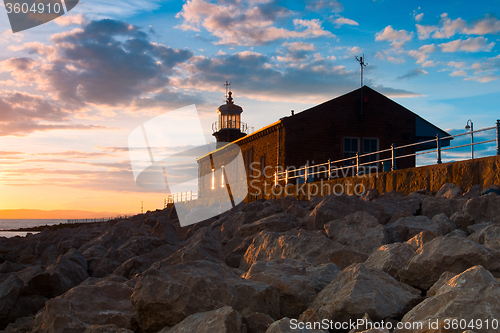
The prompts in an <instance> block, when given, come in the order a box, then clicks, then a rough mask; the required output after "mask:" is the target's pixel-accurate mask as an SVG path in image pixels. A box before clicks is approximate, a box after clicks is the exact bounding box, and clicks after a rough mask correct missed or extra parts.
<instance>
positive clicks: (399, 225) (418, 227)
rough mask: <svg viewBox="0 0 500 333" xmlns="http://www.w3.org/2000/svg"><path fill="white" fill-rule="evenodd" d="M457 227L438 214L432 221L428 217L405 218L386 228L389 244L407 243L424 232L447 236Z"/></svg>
mask: <svg viewBox="0 0 500 333" xmlns="http://www.w3.org/2000/svg"><path fill="white" fill-rule="evenodd" d="M455 228H456V227H455V225H454V224H453V222H451V221H450V219H449V218H447V217H446V216H445V215H444V214H438V215H435V216H434V217H433V219H432V220H430V219H429V218H428V217H427V216H423V215H422V216H410V217H403V218H401V219H399V220H398V221H396V222H394V223H389V224H387V225H386V226H385V230H386V231H387V236H388V237H389V243H393V242H406V241H407V240H409V239H410V238H412V237H414V236H415V235H417V234H419V233H420V232H422V231H426V230H427V231H431V232H433V233H435V234H438V235H445V234H447V233H449V232H451V231H453V230H454V229H455Z"/></svg>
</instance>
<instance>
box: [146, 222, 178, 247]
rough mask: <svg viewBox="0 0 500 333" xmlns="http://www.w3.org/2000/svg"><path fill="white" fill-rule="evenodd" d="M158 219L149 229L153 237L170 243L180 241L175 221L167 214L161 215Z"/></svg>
mask: <svg viewBox="0 0 500 333" xmlns="http://www.w3.org/2000/svg"><path fill="white" fill-rule="evenodd" d="M155 220H156V224H154V225H153V228H151V229H150V230H149V235H150V236H151V237H156V238H158V239H160V240H162V241H165V242H167V243H168V244H172V245H173V244H178V243H179V242H180V240H179V237H178V235H177V232H176V230H175V227H174V224H173V222H172V221H171V220H170V219H169V218H168V217H165V216H160V217H158V218H157V219H155Z"/></svg>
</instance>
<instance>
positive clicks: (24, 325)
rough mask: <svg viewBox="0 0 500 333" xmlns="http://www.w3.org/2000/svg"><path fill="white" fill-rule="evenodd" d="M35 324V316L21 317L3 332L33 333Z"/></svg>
mask: <svg viewBox="0 0 500 333" xmlns="http://www.w3.org/2000/svg"><path fill="white" fill-rule="evenodd" d="M34 322H35V316H29V317H20V318H17V319H16V321H15V322H13V323H10V324H9V325H7V327H6V328H5V330H4V331H3V332H5V333H26V332H31V329H32V328H33V323H34Z"/></svg>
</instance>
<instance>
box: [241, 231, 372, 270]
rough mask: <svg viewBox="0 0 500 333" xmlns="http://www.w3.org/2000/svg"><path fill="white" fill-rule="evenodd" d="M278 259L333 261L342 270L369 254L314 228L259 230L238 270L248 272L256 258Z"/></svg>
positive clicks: (316, 261)
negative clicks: (282, 231)
mask: <svg viewBox="0 0 500 333" xmlns="http://www.w3.org/2000/svg"><path fill="white" fill-rule="evenodd" d="M281 258H288V259H297V260H301V261H304V262H307V263H310V264H311V265H321V264H326V263H331V262H332V263H334V264H335V265H337V266H338V267H340V269H343V268H345V267H347V266H349V265H350V264H352V263H355V262H364V261H365V260H366V259H367V258H368V256H367V255H366V254H364V253H361V252H359V251H356V250H353V249H350V248H348V247H346V246H344V245H342V244H340V243H338V242H334V241H332V240H330V239H328V238H327V237H326V236H324V235H322V234H319V233H316V232H313V231H308V230H291V231H287V232H284V233H275V232H267V231H262V232H261V233H259V234H258V235H256V236H255V237H254V239H253V242H252V244H251V245H250V246H249V247H248V249H247V251H246V253H245V256H244V257H243V258H242V259H241V263H240V269H241V270H243V271H247V270H248V269H249V268H250V267H251V266H252V265H253V264H254V263H255V262H257V261H269V260H275V259H281Z"/></svg>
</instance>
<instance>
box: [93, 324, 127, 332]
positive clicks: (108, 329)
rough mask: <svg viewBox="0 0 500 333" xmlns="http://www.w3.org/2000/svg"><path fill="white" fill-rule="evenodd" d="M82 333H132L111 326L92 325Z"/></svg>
mask: <svg viewBox="0 0 500 333" xmlns="http://www.w3.org/2000/svg"><path fill="white" fill-rule="evenodd" d="M83 333H134V331H131V330H129V329H126V328H121V327H118V326H116V325H113V324H108V325H92V326H90V327H89V328H87V329H86V330H85V331H84V332H83Z"/></svg>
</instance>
